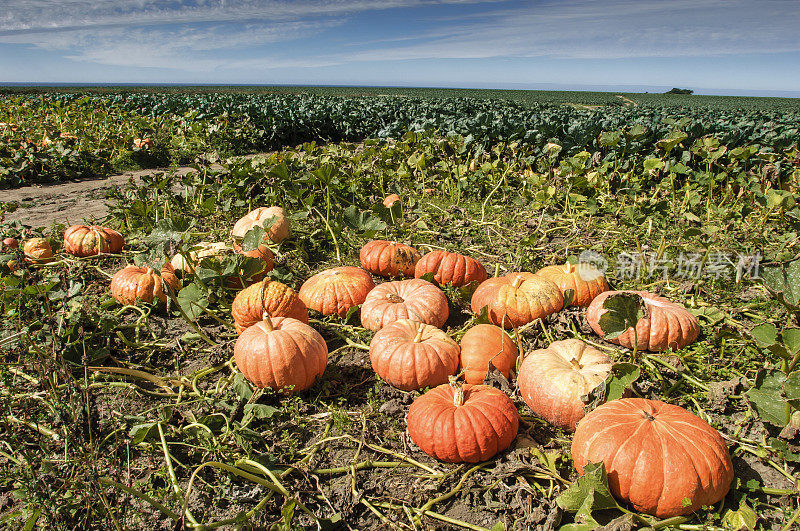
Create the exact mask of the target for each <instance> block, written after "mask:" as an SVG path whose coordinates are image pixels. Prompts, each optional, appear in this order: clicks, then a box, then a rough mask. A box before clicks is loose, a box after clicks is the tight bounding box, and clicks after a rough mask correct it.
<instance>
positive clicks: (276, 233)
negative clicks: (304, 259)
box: [231, 206, 289, 243]
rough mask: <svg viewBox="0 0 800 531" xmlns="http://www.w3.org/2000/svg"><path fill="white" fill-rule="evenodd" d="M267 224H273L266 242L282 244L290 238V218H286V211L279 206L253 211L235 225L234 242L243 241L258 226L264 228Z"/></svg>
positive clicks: (265, 238) (266, 236)
mask: <svg viewBox="0 0 800 531" xmlns="http://www.w3.org/2000/svg"><path fill="white" fill-rule="evenodd" d="M267 222H271V223H272V226H271V227H270V228H269V230H268V231H267V233H266V234H265V235H264V241H266V240H270V241H272V242H275V243H280V242H282V241H283V240H285V239H286V238H287V237H289V218H288V217H286V211H285V210H284V209H282V208H281V207H277V206H271V207H259V208H256V209H255V210H251V211H250V212H248V213H247V214H245V215H244V216H243V217H242V218H240V219H239V220H238V221H237V222H236V223H235V224H234V226H233V231H231V235H232V236H233V239H234V241H241V240H242V239H243V238H244V236H245V234H247V233H248V231H249V230H250V229H252V228H253V227H255V226H256V225H260V226H261V227H263V226H264V224H265V223H267Z"/></svg>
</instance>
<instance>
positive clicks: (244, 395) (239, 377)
mask: <svg viewBox="0 0 800 531" xmlns="http://www.w3.org/2000/svg"><path fill="white" fill-rule="evenodd" d="M233 392H234V393H236V396H238V397H239V398H241V399H242V400H250V397H251V396H253V388H252V387H250V383H249V382H248V381H247V380H246V379H245V377H244V374H242V373H240V372H237V373H236V376H234V377H233Z"/></svg>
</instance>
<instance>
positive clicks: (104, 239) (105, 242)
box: [64, 225, 124, 256]
mask: <svg viewBox="0 0 800 531" xmlns="http://www.w3.org/2000/svg"><path fill="white" fill-rule="evenodd" d="M123 243H124V239H123V238H122V234H120V233H119V232H117V231H115V230H113V229H107V228H106V227H98V226H96V225H73V226H71V227H69V228H68V229H67V230H66V231H64V250H66V251H67V252H68V253H70V254H72V255H75V256H95V255H98V254H100V253H118V252H120V251H121V250H122V245H123Z"/></svg>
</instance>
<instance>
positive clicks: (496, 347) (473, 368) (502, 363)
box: [461, 324, 519, 384]
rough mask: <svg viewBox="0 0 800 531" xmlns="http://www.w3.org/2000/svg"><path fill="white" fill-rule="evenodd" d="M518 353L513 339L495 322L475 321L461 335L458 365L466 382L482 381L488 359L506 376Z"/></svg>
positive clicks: (509, 372) (514, 365)
mask: <svg viewBox="0 0 800 531" xmlns="http://www.w3.org/2000/svg"><path fill="white" fill-rule="evenodd" d="M518 357H519V350H517V346H516V345H515V344H514V341H512V340H511V338H510V337H508V334H506V333H505V332H504V331H503V329H502V328H500V327H498V326H495V325H490V324H479V325H476V326H473V327H472V328H470V329H469V330H467V333H466V334H464V337H462V338H461V369H462V370H463V371H464V381H465V382H467V383H471V384H480V383H483V380H484V379H485V378H486V373H488V372H489V362H490V361H491V362H492V365H493V366H495V367H496V368H497V370H499V371H500V372H501V373H503V376H505V377H506V378H510V377H511V371H512V369H515V368H516V366H517V358H518Z"/></svg>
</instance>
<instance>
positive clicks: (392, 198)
mask: <svg viewBox="0 0 800 531" xmlns="http://www.w3.org/2000/svg"><path fill="white" fill-rule="evenodd" d="M398 201H400V196H399V195H397V194H390V195H387V196H386V197H385V198H384V200H383V206H385V207H386V208H392V206H394V204H395V203H396V202H398Z"/></svg>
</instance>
